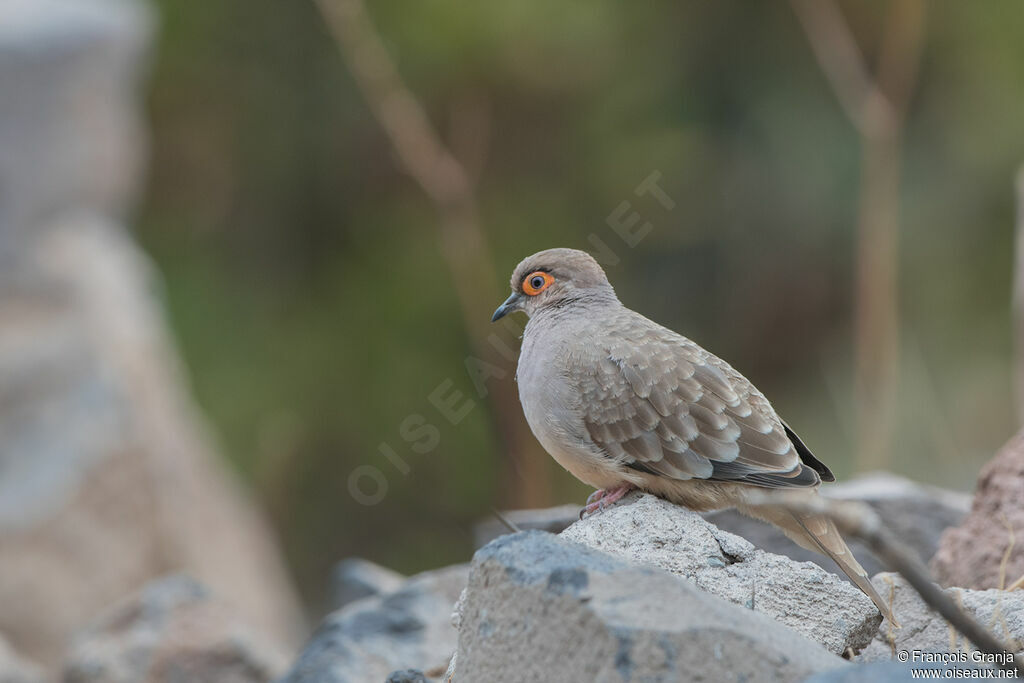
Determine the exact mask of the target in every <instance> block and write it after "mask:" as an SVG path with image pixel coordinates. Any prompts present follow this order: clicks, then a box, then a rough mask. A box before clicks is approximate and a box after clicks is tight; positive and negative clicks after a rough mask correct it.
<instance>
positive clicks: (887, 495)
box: [704, 472, 971, 581]
mask: <svg viewBox="0 0 1024 683" xmlns="http://www.w3.org/2000/svg"><path fill="white" fill-rule="evenodd" d="M820 491H821V493H822V495H824V496H826V497H828V498H834V499H836V500H855V501H859V502H862V503H866V504H868V505H870V506H871V507H872V508H873V509H874V510H875V512H877V513H878V514H879V515H880V516H881V517H882V519H884V520H886V523H887V524H888V525H889V527H890V529H891V530H892V532H893V533H894V534H895V535H896V537H897V538H899V539H901V540H902V541H903V542H905V543H906V545H907V547H909V548H911V549H913V550H914V551H915V552H916V553H917V555H918V557H919V558H920V559H921V561H922V562H925V563H927V562H928V561H929V560H930V559H931V558H932V556H933V555H935V552H936V550H937V549H938V547H939V538H940V537H941V536H942V532H943V531H944V530H945V529H947V528H948V527H951V526H955V525H956V524H959V523H960V522H961V521H962V520H963V518H964V517H965V516H966V515H967V511H968V509H969V508H970V505H971V498H970V496H968V495H967V494H964V493H959V492H956V491H948V490H945V489H940V488H936V487H934V486H926V485H924V484H918V483H917V482H914V481H911V480H910V479H905V478H903V477H898V476H896V475H893V474H889V473H887V472H874V473H870V474H865V475H862V476H859V477H857V478H856V479H851V480H849V481H845V482H842V483H839V484H825V485H823V486H822V487H821V489H820ZM704 517H705V518H706V519H707V520H708V521H709V522H711V523H713V524H714V525H715V526H717V527H719V528H720V529H724V530H725V531H729V532H732V533H734V534H736V535H737V536H742V537H743V538H745V539H747V540H748V541H750V542H751V543H753V544H754V545H755V546H757V547H758V548H760V549H761V550H764V551H766V552H769V553H775V554H777V555H785V556H786V557H789V558H792V559H794V560H797V561H798V562H807V561H810V562H814V563H815V564H817V565H819V566H820V567H822V568H823V569H825V570H826V571H829V572H831V573H833V574H835V575H836V576H838V577H839V578H841V579H843V580H844V581H847V580H848V579H847V578H846V575H845V574H843V572H842V570H840V569H839V567H837V566H836V565H835V563H834V562H832V560H830V559H828V558H827V557H824V556H822V555H819V554H818V553H814V552H811V551H810V550H806V549H805V548H801V547H800V546H798V545H797V544H796V543H793V541H791V540H789V539H788V538H787V537H786V535H785V534H783V533H782V532H781V531H779V530H778V529H776V528H775V527H773V526H771V525H770V524H766V523H764V522H762V521H760V520H756V519H751V518H750V517H746V516H744V515H741V514H740V513H738V512H736V511H735V510H716V511H714V512H709V513H706V514H705V515H704ZM848 542H849V546H850V549H851V550H852V551H853V554H854V555H855V556H856V557H857V559H858V560H859V561H860V563H861V565H863V567H864V569H865V570H866V571H867V573H868V575H869V576H873V575H874V574H877V573H878V572H881V571H884V570H885V567H884V566H882V564H881V563H880V562H879V561H878V560H877V559H875V557H874V555H872V554H871V551H870V550H868V549H867V548H866V547H865V546H864V545H863V544H862V543H860V542H859V541H857V539H848Z"/></svg>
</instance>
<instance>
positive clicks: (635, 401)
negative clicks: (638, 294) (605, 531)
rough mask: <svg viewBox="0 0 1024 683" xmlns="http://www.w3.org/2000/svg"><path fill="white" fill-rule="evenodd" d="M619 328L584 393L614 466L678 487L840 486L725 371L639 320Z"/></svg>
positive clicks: (594, 430) (587, 412)
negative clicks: (679, 483)
mask: <svg viewBox="0 0 1024 683" xmlns="http://www.w3.org/2000/svg"><path fill="white" fill-rule="evenodd" d="M634 315H635V314H634ZM617 327H618V328H621V329H622V330H623V333H622V335H621V336H617V337H616V339H615V341H614V343H612V344H610V346H609V348H604V349H598V353H601V354H603V355H602V356H601V357H600V358H599V359H598V361H597V362H596V363H592V364H591V365H590V367H589V371H588V372H584V373H581V379H580V386H579V389H580V392H581V394H582V398H583V401H582V402H581V406H582V411H583V419H584V423H585V426H586V429H587V432H588V434H589V436H590V438H591V439H592V440H593V442H594V443H595V444H596V445H597V446H598V447H599V448H601V449H602V451H603V452H604V453H605V454H606V455H607V456H608V457H611V458H613V459H615V460H616V461H618V462H620V463H621V464H623V465H626V466H628V467H632V468H634V469H637V470H640V471H644V472H649V473H651V474H655V475H658V476H664V477H669V478H672V479H692V478H698V479H709V480H715V481H743V482H746V483H749V484H753V485H756V486H767V487H790V486H816V485H817V484H818V483H820V481H821V478H822V477H825V478H827V477H826V476H825V475H826V473H827V475H828V476H829V477H830V476H831V473H830V472H828V468H827V467H825V466H824V465H823V464H822V463H820V462H819V461H818V460H817V459H816V458H814V456H813V455H811V454H810V451H809V450H807V447H806V446H804V444H803V443H802V442H801V441H800V440H799V438H797V437H796V435H795V434H793V433H792V431H790V430H789V429H788V427H786V426H785V425H784V424H783V422H782V420H780V419H779V417H778V415H776V414H775V411H774V409H772V407H771V404H769V403H768V401H767V399H765V398H764V396H763V395H762V394H761V393H760V392H759V391H758V390H757V389H756V388H755V387H754V386H753V385H752V384H751V383H750V382H749V381H748V380H747V379H746V378H744V377H743V376H742V375H740V374H739V373H738V372H736V371H735V370H734V369H733V368H732V367H731V366H729V365H728V364H727V363H726V362H725V361H722V360H721V359H719V358H717V357H716V356H713V355H712V354H710V353H708V352H707V351H705V350H704V349H702V348H701V347H699V346H697V344H695V343H693V342H691V341H690V340H688V339H686V338H685V337H682V336H681V335H678V334H676V333H674V332H672V331H671V330H668V329H666V328H664V327H661V326H660V325H657V324H656V323H653V322H651V321H649V320H647V319H646V318H643V317H642V316H639V315H636V318H635V319H630V320H628V321H625V324H623V325H619V326H617ZM819 475H820V476H819Z"/></svg>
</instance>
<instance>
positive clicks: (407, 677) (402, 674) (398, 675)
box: [384, 669, 427, 683]
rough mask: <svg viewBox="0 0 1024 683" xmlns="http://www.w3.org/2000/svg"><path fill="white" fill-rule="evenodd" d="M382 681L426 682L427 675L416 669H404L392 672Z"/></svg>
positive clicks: (396, 682) (397, 682) (401, 682)
mask: <svg viewBox="0 0 1024 683" xmlns="http://www.w3.org/2000/svg"><path fill="white" fill-rule="evenodd" d="M384 683H427V677H426V676H424V675H423V672H422V671H419V670H417V669H406V670H405V671H395V672H392V674H391V675H390V676H388V678H387V680H386V681H385V682H384Z"/></svg>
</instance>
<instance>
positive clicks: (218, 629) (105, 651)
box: [64, 576, 287, 683]
mask: <svg viewBox="0 0 1024 683" xmlns="http://www.w3.org/2000/svg"><path fill="white" fill-rule="evenodd" d="M286 662H287V660H286V659H285V657H284V654H283V653H282V652H281V651H280V650H278V649H276V647H275V646H274V645H273V644H272V642H271V641H269V640H266V639H264V638H262V637H260V636H259V635H258V634H256V633H255V632H254V631H253V630H252V629H250V628H249V626H248V625H247V624H245V623H244V622H243V621H242V620H240V619H239V618H238V617H237V616H236V614H235V613H234V612H233V611H232V610H231V609H229V608H228V607H227V606H226V605H225V604H223V603H221V602H220V601H218V600H215V599H213V598H212V597H211V596H210V594H209V592H208V591H207V590H206V589H205V588H203V587H202V586H201V585H199V584H198V583H196V582H195V581H193V580H192V579H189V578H187V577H184V576H171V577H168V578H165V579H161V580H159V581H154V582H152V583H150V584H148V585H146V586H145V587H144V588H143V589H142V591H140V592H139V593H138V594H137V595H135V596H132V597H131V598H129V599H128V600H126V601H123V602H122V603H121V604H119V605H117V606H115V607H113V608H111V609H110V610H108V611H107V612H106V613H104V614H103V615H102V616H100V617H99V618H98V619H97V620H96V621H95V622H93V623H92V624H91V625H90V626H89V627H87V628H86V629H84V630H83V631H82V632H81V633H80V634H79V635H77V636H76V637H75V640H74V643H73V644H72V647H71V652H70V654H69V656H68V661H67V665H66V667H65V670H64V681H65V683H138V681H153V682H154V683H160V682H165V683H172V682H174V681H189V682H190V683H266V682H267V681H272V680H274V679H275V678H276V677H277V676H279V675H280V674H281V673H282V671H283V670H284V668H285V666H286Z"/></svg>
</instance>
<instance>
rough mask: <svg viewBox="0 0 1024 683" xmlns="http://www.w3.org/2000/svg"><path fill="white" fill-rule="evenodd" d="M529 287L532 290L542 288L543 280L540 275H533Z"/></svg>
mask: <svg viewBox="0 0 1024 683" xmlns="http://www.w3.org/2000/svg"><path fill="white" fill-rule="evenodd" d="M530 286H531V287H533V288H534V289H540V288H541V287H543V286H544V278H542V277H541V276H540V275H534V276H533V278H531V279H530Z"/></svg>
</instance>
